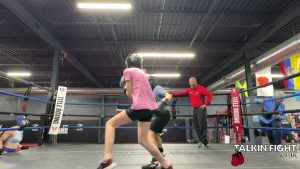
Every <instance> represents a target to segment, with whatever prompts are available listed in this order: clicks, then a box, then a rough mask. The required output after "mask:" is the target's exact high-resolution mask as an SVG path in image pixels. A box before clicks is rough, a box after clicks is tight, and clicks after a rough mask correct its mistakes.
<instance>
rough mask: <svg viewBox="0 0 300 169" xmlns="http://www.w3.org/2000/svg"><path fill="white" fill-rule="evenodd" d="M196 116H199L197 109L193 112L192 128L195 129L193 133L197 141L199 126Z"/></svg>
mask: <svg viewBox="0 0 300 169" xmlns="http://www.w3.org/2000/svg"><path fill="white" fill-rule="evenodd" d="M198 114H199V109H194V110H193V126H194V129H195V132H196V135H197V137H198V139H200V136H201V135H200V132H199V131H200V126H199V123H198Z"/></svg>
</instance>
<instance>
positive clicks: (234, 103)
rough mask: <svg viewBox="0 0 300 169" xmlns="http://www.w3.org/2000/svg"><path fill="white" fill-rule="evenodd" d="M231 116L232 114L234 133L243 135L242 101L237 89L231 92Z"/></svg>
mask: <svg viewBox="0 0 300 169" xmlns="http://www.w3.org/2000/svg"><path fill="white" fill-rule="evenodd" d="M230 93H231V108H232V111H231V114H232V126H233V132H234V133H236V134H242V133H243V125H242V111H241V101H240V95H239V90H238V89H237V88H232V89H231V91H230Z"/></svg>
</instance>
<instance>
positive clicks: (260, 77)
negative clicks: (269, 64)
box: [255, 68, 274, 97]
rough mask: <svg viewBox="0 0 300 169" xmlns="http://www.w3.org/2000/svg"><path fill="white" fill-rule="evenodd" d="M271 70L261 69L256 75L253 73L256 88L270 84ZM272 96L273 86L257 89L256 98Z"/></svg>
mask: <svg viewBox="0 0 300 169" xmlns="http://www.w3.org/2000/svg"><path fill="white" fill-rule="evenodd" d="M271 74H272V73H271V68H266V69H263V70H261V71H259V72H257V73H255V77H256V78H255V79H256V86H262V85H265V84H267V83H270V82H272V76H271ZM273 94H274V88H273V85H270V86H267V87H263V88H259V89H257V96H267V97H268V96H273Z"/></svg>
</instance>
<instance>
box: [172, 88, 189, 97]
mask: <svg viewBox="0 0 300 169" xmlns="http://www.w3.org/2000/svg"><path fill="white" fill-rule="evenodd" d="M186 95H189V89H187V90H186V91H183V92H176V93H172V96H173V97H179V96H186Z"/></svg>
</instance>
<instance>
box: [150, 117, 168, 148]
mask: <svg viewBox="0 0 300 169" xmlns="http://www.w3.org/2000/svg"><path fill="white" fill-rule="evenodd" d="M170 119H171V116H170V112H169V111H159V112H155V118H153V119H152V121H151V125H150V132H149V133H150V136H151V137H150V139H153V141H152V142H153V143H154V144H155V145H156V146H157V148H158V149H159V151H160V152H161V153H163V147H162V140H161V133H162V132H163V130H164V127H165V126H166V125H167V124H168V123H169V122H170Z"/></svg>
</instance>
